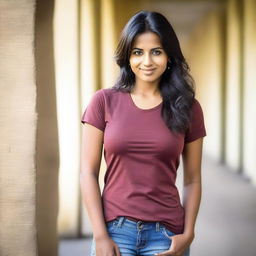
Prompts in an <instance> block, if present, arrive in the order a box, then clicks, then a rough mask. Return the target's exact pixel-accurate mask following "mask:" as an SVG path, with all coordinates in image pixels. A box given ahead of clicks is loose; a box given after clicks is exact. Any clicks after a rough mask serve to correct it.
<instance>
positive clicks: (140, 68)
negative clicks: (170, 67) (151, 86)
mask: <svg viewBox="0 0 256 256" xmlns="http://www.w3.org/2000/svg"><path fill="white" fill-rule="evenodd" d="M140 70H143V71H153V70H155V68H151V69H143V68H140Z"/></svg>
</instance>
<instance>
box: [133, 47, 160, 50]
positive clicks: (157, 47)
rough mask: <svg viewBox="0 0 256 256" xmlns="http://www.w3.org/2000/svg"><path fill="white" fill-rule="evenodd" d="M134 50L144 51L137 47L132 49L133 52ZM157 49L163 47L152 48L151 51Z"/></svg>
mask: <svg viewBox="0 0 256 256" xmlns="http://www.w3.org/2000/svg"><path fill="white" fill-rule="evenodd" d="M134 49H137V50H143V49H141V48H137V47H135V48H132V50H134ZM156 49H163V47H156V48H152V49H151V50H156Z"/></svg>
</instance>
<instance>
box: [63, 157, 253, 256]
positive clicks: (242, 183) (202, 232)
mask: <svg viewBox="0 0 256 256" xmlns="http://www.w3.org/2000/svg"><path fill="white" fill-rule="evenodd" d="M181 178H182V176H179V178H178V187H180V184H181ZM202 181H203V194H202V201H201V206H200V211H199V215H198V218H197V223H196V237H195V239H194V241H193V243H192V245H191V256H256V187H255V186H252V185H251V184H250V183H249V182H247V181H246V180H245V179H244V178H242V177H241V176H239V175H238V174H235V173H233V172H231V171H229V170H227V169H226V168H225V167H223V166H222V165H218V164H216V163H214V162H213V161H211V160H210V159H208V158H206V157H204V160H203V164H202ZM90 242H91V240H90V239H82V240H62V241H60V246H59V256H89V248H90Z"/></svg>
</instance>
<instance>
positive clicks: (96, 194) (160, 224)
mask: <svg viewBox="0 0 256 256" xmlns="http://www.w3.org/2000/svg"><path fill="white" fill-rule="evenodd" d="M115 59H116V62H117V64H118V65H119V67H120V76H119V78H118V80H117V82H116V84H115V85H114V86H113V87H112V88H105V89H100V90H98V91H97V92H96V93H95V94H94V95H93V97H92V98H91V101H90V102H89V104H88V106H87V108H86V110H85V111H84V114H83V116H82V120H81V121H82V123H84V127H83V141H82V155H81V156H82V160H81V189H82V195H83V200H84V204H85V206H86V208H87V211H88V215H89V218H90V221H91V224H92V228H93V241H92V245H91V255H96V256H103V255H104V256H112V255H118V256H119V255H122V256H128V255H179V256H180V255H186V256H187V255H189V247H190V244H191V242H192V241H193V239H194V227H195V221H196V217H197V213H198V209H199V204H200V198H201V173H200V172H201V154H202V143H203V141H202V140H203V138H202V137H204V136H206V131H205V126H204V118H203V112H202V109H201V106H200V104H199V102H198V101H197V100H196V99H195V92H194V86H193V79H192V77H191V76H190V75H189V73H188V72H189V67H188V65H187V63H186V61H185V59H184V57H183V55H182V52H181V49H180V46H179V42H178V39H177V36H176V34H175V32H174V30H173V28H172V26H171V25H170V23H169V22H168V20H167V19H166V18H165V17H164V16H163V15H162V14H160V13H157V12H147V11H141V12H138V13H136V14H135V15H134V16H133V17H132V18H131V19H130V20H129V22H128V23H127V25H126V26H125V28H124V30H123V32H122V34H121V38H120V41H119V44H118V47H117V50H116V53H115ZM103 144H104V157H105V161H106V164H107V170H106V174H105V177H104V183H105V186H104V189H103V193H102V196H101V193H100V188H99V184H98V175H99V167H100V162H101V155H102V146H103ZM180 155H182V159H183V166H184V189H183V204H181V202H180V198H179V194H178V190H177V188H176V186H175V180H176V171H177V168H178V166H179V158H180Z"/></svg>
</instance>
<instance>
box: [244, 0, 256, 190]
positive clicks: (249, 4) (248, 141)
mask: <svg viewBox="0 0 256 256" xmlns="http://www.w3.org/2000/svg"><path fill="white" fill-rule="evenodd" d="M244 7H245V8H244V15H243V17H244V36H243V38H244V93H243V96H244V98H243V104H244V105H243V115H244V118H243V122H244V129H243V138H244V139H243V149H244V150H243V170H244V174H245V175H246V176H247V177H249V178H250V179H251V181H252V183H253V184H254V185H256V172H255V170H256V158H255V152H256V132H255V131H256V115H255V111H256V80H255V67H256V33H255V27H256V0H247V1H244Z"/></svg>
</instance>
